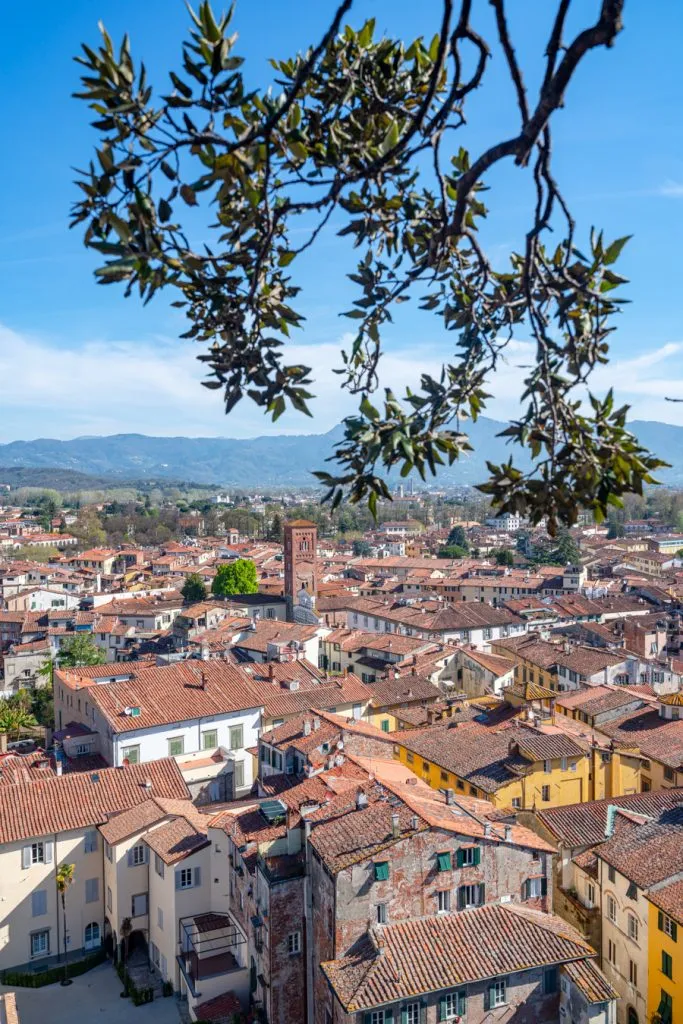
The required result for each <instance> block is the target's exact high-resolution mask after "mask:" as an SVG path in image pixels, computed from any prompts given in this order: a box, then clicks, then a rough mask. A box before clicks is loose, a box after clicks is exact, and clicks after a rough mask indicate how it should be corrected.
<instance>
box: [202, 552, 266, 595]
mask: <svg viewBox="0 0 683 1024" xmlns="http://www.w3.org/2000/svg"><path fill="white" fill-rule="evenodd" d="M257 591H258V579H257V576H256V566H255V565H254V563H253V562H252V561H250V560H249V559H248V558H237V559H235V561H234V562H226V563H224V564H223V565H219V566H218V569H217V571H216V575H215V576H214V578H213V581H212V583H211V593H212V594H215V596H216V597H229V596H230V595H231V594H255V593H256V592H257Z"/></svg>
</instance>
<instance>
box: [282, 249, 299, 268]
mask: <svg viewBox="0 0 683 1024" xmlns="http://www.w3.org/2000/svg"><path fill="white" fill-rule="evenodd" d="M295 257H296V253H295V252H281V253H280V258H279V260H278V261H277V265H278V267H288V266H289V264H290V263H291V262H292V260H293V259H294V258H295Z"/></svg>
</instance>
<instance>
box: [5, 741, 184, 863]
mask: <svg viewBox="0 0 683 1024" xmlns="http://www.w3.org/2000/svg"><path fill="white" fill-rule="evenodd" d="M148 780H149V781H150V782H151V783H152V788H151V791H150V790H148V789H147V788H146V785H145V783H146V782H147V781H148ZM150 793H151V795H153V796H161V797H170V798H176V799H179V800H184V799H188V798H189V793H188V790H187V786H186V785H185V782H184V780H183V777H182V775H181V774H180V771H179V769H178V766H177V765H176V763H175V761H174V760H173V759H172V758H164V759H163V760H159V761H149V762H147V763H145V764H137V765H128V766H127V767H125V768H102V769H100V770H98V771H97V772H87V773H85V772H73V773H68V774H65V775H62V776H51V777H49V778H46V779H36V780H32V781H29V782H17V783H16V784H15V785H13V786H0V843H11V842H17V841H19V840H22V839H30V838H33V837H36V836H45V835H48V836H49V835H54V834H55V833H56V832H67V831H69V830H71V829H80V828H87V827H88V826H95V825H103V824H104V823H105V822H106V821H107V820H108V818H109V816H110V815H112V814H115V813H116V812H117V811H124V810H127V809H128V808H130V807H134V806H136V805H137V804H140V803H142V802H143V801H144V800H146V799H148V798H149V796H150Z"/></svg>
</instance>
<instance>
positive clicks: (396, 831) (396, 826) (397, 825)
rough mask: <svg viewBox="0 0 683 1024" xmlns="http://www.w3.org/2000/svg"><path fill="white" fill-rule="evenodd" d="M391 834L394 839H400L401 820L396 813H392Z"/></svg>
mask: <svg viewBox="0 0 683 1024" xmlns="http://www.w3.org/2000/svg"><path fill="white" fill-rule="evenodd" d="M391 834H392V836H393V837H394V839H398V837H399V836H400V834H401V822H400V819H399V816H398V814H396V813H394V814H392V815H391Z"/></svg>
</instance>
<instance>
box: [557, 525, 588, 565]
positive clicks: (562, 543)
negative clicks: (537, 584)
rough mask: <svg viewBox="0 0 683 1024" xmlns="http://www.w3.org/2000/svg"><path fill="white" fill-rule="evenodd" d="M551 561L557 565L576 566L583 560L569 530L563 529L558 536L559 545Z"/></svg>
mask: <svg viewBox="0 0 683 1024" xmlns="http://www.w3.org/2000/svg"><path fill="white" fill-rule="evenodd" d="M550 557H551V561H552V562H554V563H555V564H556V565H570V564H571V565H576V564H577V563H578V562H580V560H581V552H580V550H579V546H578V544H577V543H576V541H575V540H574V538H573V537H572V535H571V533H570V532H569V530H566V529H561V530H560V531H559V533H558V535H557V543H556V545H555V547H554V548H553V551H552V553H551V556H550Z"/></svg>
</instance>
